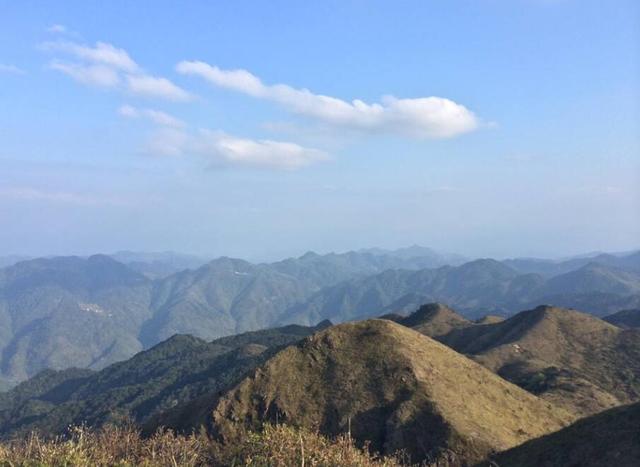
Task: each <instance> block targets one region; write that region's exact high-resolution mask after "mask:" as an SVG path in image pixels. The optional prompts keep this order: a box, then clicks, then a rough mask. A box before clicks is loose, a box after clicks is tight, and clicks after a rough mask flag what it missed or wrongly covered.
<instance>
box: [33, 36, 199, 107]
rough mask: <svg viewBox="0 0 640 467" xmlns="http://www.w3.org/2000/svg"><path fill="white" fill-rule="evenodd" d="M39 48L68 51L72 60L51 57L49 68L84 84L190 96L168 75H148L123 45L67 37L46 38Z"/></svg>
mask: <svg viewBox="0 0 640 467" xmlns="http://www.w3.org/2000/svg"><path fill="white" fill-rule="evenodd" d="M41 47H42V49H44V50H46V51H49V52H59V53H63V54H67V55H70V56H71V57H73V58H75V60H77V61H76V62H74V63H68V62H63V61H60V60H53V61H52V62H51V63H50V67H51V68H52V69H55V70H58V71H61V72H63V73H65V74H67V75H69V76H71V77H72V78H74V79H75V80H77V81H79V82H80V83H83V84H91V85H97V86H103V87H118V88H119V89H121V90H126V91H127V92H129V93H130V94H133V95H137V96H143V97H151V98H161V99H166V100H170V101H187V100H190V99H191V98H192V96H191V95H190V94H189V93H188V92H187V91H185V90H184V89H182V88H181V87H179V86H177V85H176V84H174V83H173V82H171V81H170V80H168V79H167V78H163V77H157V76H151V75H149V74H148V73H146V72H145V71H144V70H143V69H142V67H141V66H140V65H138V64H137V63H136V62H135V61H134V60H133V59H132V58H131V56H130V55H129V54H128V52H127V51H126V50H124V49H120V48H117V47H115V46H113V45H111V44H108V43H105V42H97V43H96V44H95V46H88V45H83V44H78V43H76V42H70V41H55V42H45V43H44V44H42V46H41Z"/></svg>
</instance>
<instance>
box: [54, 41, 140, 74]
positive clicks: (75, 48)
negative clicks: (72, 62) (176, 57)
mask: <svg viewBox="0 0 640 467" xmlns="http://www.w3.org/2000/svg"><path fill="white" fill-rule="evenodd" d="M42 47H43V48H44V49H45V50H52V51H59V52H64V53H68V54H71V55H73V56H75V57H76V58H78V59H80V60H84V61H87V62H91V63H99V64H102V65H105V66H109V67H112V68H114V69H117V70H122V71H126V72H129V73H133V72H137V71H139V69H140V67H139V66H138V64H137V63H136V62H135V61H133V59H132V58H131V57H130V56H129V54H128V53H127V52H126V51H125V50H124V49H118V48H117V47H114V46H113V45H111V44H107V43H105V42H96V45H95V46H94V47H91V46H87V45H82V44H77V43H75V42H68V41H57V42H45V43H44V44H42Z"/></svg>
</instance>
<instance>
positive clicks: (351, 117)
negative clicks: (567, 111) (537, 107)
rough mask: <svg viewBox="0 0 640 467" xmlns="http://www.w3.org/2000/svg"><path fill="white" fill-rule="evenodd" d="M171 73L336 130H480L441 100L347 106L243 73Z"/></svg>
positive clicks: (181, 67) (200, 66)
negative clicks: (279, 107)
mask: <svg viewBox="0 0 640 467" xmlns="http://www.w3.org/2000/svg"><path fill="white" fill-rule="evenodd" d="M176 69H177V71H178V72H179V73H182V74H187V75H198V76H200V77H202V78H204V79H206V80H207V81H209V82H210V83H212V84H214V85H216V86H220V87H224V88H227V89H231V90H234V91H237V92H241V93H243V94H247V95H249V96H252V97H256V98H260V99H267V100H270V101H273V102H276V103H278V104H280V105H282V106H284V107H285V108H287V109H289V110H290V111H292V112H294V113H297V114H300V115H304V116H307V117H311V118H315V119H318V120H319V121H322V122H325V123H329V124H332V125H336V126H344V127H348V128H355V129H359V130H366V131H375V132H378V131H384V132H389V133H395V134H402V135H409V136H413V137H418V138H449V137H453V136H456V135H459V134H462V133H466V132H469V131H473V130H475V129H476V128H478V126H479V121H478V119H477V118H476V116H475V115H474V114H473V112H471V111H470V110H468V109H467V108H466V107H464V106H463V105H460V104H457V103H456V102H453V101H452V100H449V99H446V98H442V97H421V98H416V99H398V98H396V97H393V96H386V97H384V98H383V99H382V100H381V102H380V103H373V104H367V103H366V102H363V101H361V100H358V99H355V100H353V101H351V102H347V101H344V100H342V99H338V98H335V97H331V96H324V95H321V94H314V93H312V92H311V91H309V90H308V89H296V88H293V87H291V86H288V85H286V84H276V85H266V84H264V83H263V82H262V81H261V80H260V78H258V77H257V76H255V75H253V74H251V73H250V72H248V71H246V70H222V69H220V68H218V67H215V66H211V65H209V64H207V63H204V62H199V61H183V62H180V63H179V64H178V65H177V66H176Z"/></svg>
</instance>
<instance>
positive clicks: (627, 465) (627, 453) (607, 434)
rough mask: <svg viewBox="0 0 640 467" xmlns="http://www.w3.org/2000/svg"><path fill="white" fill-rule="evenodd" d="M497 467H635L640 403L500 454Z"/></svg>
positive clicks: (639, 445)
mask: <svg viewBox="0 0 640 467" xmlns="http://www.w3.org/2000/svg"><path fill="white" fill-rule="evenodd" d="M490 465H492V466H494V465H498V466H500V467H555V466H564V465H566V466H570V465H571V466H580V467H601V466H616V467H636V466H638V465H640V403H636V404H633V405H627V406H623V407H616V408H614V409H610V410H607V411H606V412H602V413H599V414H596V415H592V416H591V417H587V418H584V419H582V420H578V421H577V422H575V423H574V424H572V425H571V426H568V427H567V428H564V429H562V430H560V431H557V432H555V433H552V434H550V435H546V436H543V437H541V438H537V439H534V440H531V441H528V442H526V443H524V444H522V445H520V446H517V447H515V448H513V449H511V450H508V451H506V452H503V453H500V454H498V455H497V456H495V458H494V459H493V463H492V464H490Z"/></svg>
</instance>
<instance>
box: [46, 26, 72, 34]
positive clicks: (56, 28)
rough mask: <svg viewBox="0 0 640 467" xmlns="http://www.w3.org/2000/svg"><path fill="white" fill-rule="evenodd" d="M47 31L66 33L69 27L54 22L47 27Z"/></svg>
mask: <svg viewBox="0 0 640 467" xmlns="http://www.w3.org/2000/svg"><path fill="white" fill-rule="evenodd" d="M47 32H50V33H52V34H64V33H66V32H67V28H66V27H65V26H64V25H62V24H52V25H51V26H49V27H48V28H47Z"/></svg>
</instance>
